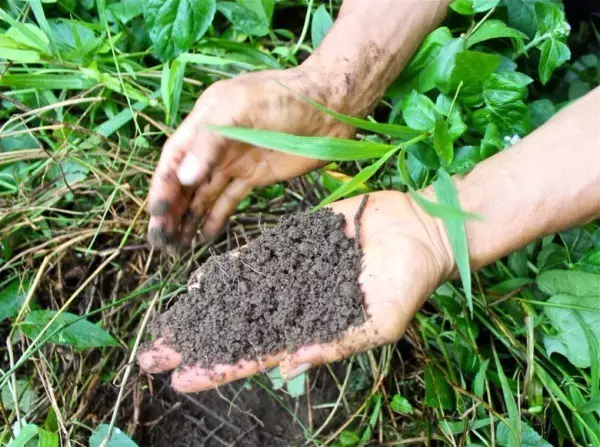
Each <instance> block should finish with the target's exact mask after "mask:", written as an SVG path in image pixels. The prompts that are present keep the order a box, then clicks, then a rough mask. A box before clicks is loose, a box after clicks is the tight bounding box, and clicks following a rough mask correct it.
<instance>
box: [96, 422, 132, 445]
mask: <svg viewBox="0 0 600 447" xmlns="http://www.w3.org/2000/svg"><path fill="white" fill-rule="evenodd" d="M108 428H109V425H108V424H100V425H99V426H98V428H97V429H96V431H95V432H94V433H93V434H92V436H90V447H100V446H101V445H102V441H103V440H104V438H106V436H107V435H108ZM104 447H137V444H136V443H135V442H133V441H132V440H131V438H130V437H129V436H127V435H126V434H125V433H124V432H123V430H121V429H120V428H117V427H115V428H114V429H113V432H112V434H111V436H110V439H109V440H108V443H106V444H104Z"/></svg>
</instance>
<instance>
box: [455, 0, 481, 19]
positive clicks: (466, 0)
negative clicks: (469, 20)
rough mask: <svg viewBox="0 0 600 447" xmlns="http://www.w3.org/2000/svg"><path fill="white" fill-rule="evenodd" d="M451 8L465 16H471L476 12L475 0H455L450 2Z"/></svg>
mask: <svg viewBox="0 0 600 447" xmlns="http://www.w3.org/2000/svg"><path fill="white" fill-rule="evenodd" d="M450 8H452V9H453V10H454V11H456V12H457V13H459V14H462V15H464V16H470V15H473V14H474V13H475V11H474V9H473V0H454V1H453V2H452V3H450Z"/></svg>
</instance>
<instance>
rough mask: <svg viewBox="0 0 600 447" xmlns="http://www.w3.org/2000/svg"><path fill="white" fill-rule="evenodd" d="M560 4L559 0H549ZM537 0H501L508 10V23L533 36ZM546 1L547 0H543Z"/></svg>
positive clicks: (535, 29)
mask: <svg viewBox="0 0 600 447" xmlns="http://www.w3.org/2000/svg"><path fill="white" fill-rule="evenodd" d="M551 1H554V2H555V3H560V4H562V1H561V0H551ZM538 2H539V0H502V5H503V6H506V7H507V10H508V24H509V25H510V26H511V27H513V28H516V29H518V30H519V31H523V32H524V33H525V34H527V35H528V36H529V37H533V36H534V34H535V33H536V31H537V27H538V24H537V18H536V13H535V5H536V3H538ZM544 2H546V3H548V0H544Z"/></svg>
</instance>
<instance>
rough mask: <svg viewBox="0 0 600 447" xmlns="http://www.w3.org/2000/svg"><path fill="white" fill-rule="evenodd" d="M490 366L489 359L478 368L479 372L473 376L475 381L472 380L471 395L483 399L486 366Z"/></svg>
mask: <svg viewBox="0 0 600 447" xmlns="http://www.w3.org/2000/svg"><path fill="white" fill-rule="evenodd" d="M489 364H490V359H486V360H485V361H484V362H483V363H482V364H481V366H480V367H479V371H478V372H477V374H476V375H475V379H474V380H473V394H475V396H477V397H479V398H480V399H483V393H484V390H485V375H486V373H487V369H488V366H489Z"/></svg>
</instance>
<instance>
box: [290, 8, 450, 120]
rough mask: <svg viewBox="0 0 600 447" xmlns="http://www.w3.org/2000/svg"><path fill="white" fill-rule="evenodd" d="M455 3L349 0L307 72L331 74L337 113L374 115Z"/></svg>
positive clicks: (332, 95)
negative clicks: (419, 49)
mask: <svg viewBox="0 0 600 447" xmlns="http://www.w3.org/2000/svg"><path fill="white" fill-rule="evenodd" d="M449 4H450V0H375V1H367V0H345V1H344V4H343V6H342V9H341V10H340V14H339V16H338V18H337V20H336V22H335V24H334V25H333V27H332V29H331V30H330V31H329V33H328V34H327V36H326V38H325V39H324V40H323V42H322V44H321V46H320V47H319V48H318V49H317V50H316V51H315V53H314V54H313V55H312V56H311V57H309V58H308V59H307V60H306V62H304V64H302V66H303V68H305V69H311V70H316V71H323V70H324V71H325V72H326V74H327V77H328V79H329V83H330V85H331V86H332V89H333V90H332V92H331V95H330V96H329V99H330V101H335V102H336V103H334V104H329V105H330V107H331V108H333V109H335V110H338V111H340V112H343V113H348V114H354V115H357V116H362V115H365V114H367V113H370V112H371V110H372V108H373V107H374V106H375V105H376V104H377V102H379V100H380V99H381V97H382V96H383V94H384V93H385V90H386V89H387V87H388V86H389V85H390V84H391V83H392V82H393V81H394V79H396V78H397V77H398V75H399V74H400V72H401V71H402V69H403V68H404V67H405V66H406V65H407V64H408V62H409V61H410V58H411V57H412V55H413V54H414V52H415V51H416V50H417V48H418V46H419V45H420V43H421V42H422V41H423V39H424V38H425V36H427V34H428V33H429V32H430V31H432V30H433V29H434V28H435V27H436V26H437V25H439V23H440V22H441V21H442V20H443V19H444V17H445V16H446V13H447V10H448V5H449Z"/></svg>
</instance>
